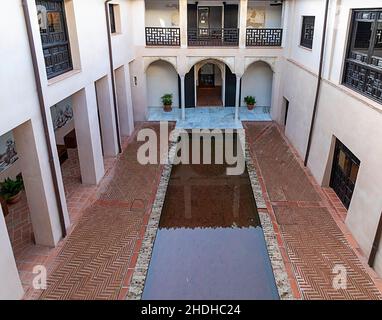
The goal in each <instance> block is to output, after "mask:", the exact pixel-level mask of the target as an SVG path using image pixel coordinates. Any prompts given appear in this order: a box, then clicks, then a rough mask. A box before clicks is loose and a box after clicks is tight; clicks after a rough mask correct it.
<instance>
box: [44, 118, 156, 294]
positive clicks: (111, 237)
mask: <svg viewBox="0 0 382 320" xmlns="http://www.w3.org/2000/svg"><path fill="white" fill-rule="evenodd" d="M144 126H145V127H146V128H147V127H151V128H152V129H154V130H155V131H157V132H158V130H159V125H158V124H145V125H144ZM140 144H141V143H138V142H137V141H136V139H131V142H130V143H129V144H128V146H127V148H126V149H125V150H124V152H123V154H122V155H121V156H120V157H119V160H118V162H117V165H116V167H115V168H114V170H113V173H112V175H111V176H110V177H107V183H105V184H104V185H103V186H102V187H101V190H100V195H99V197H98V199H97V200H96V201H95V202H94V203H93V204H92V205H91V206H90V207H88V208H87V209H86V210H85V212H84V213H83V214H82V216H81V218H80V220H79V222H78V224H77V225H76V227H75V228H74V230H73V231H72V232H71V234H70V235H69V236H68V238H67V239H66V241H65V244H64V245H63V247H62V249H61V251H60V252H59V254H58V257H57V258H56V259H55V261H54V262H53V264H52V266H51V272H50V276H49V278H48V288H47V289H46V290H45V291H44V292H43V293H42V294H41V296H40V298H41V299H118V298H123V297H122V296H121V291H126V292H127V290H123V287H126V286H127V285H128V283H126V277H128V276H129V275H128V274H129V270H131V269H132V268H134V266H135V262H136V259H137V255H138V251H139V247H140V242H141V241H142V240H141V239H142V238H143V235H144V230H145V226H146V225H147V223H148V217H149V213H150V208H151V204H152V202H153V198H154V195H155V192H156V188H157V184H158V182H159V176H160V173H161V170H162V166H161V165H159V164H158V165H152V164H149V165H140V164H139V163H138V161H137V150H138V148H139V146H140Z"/></svg>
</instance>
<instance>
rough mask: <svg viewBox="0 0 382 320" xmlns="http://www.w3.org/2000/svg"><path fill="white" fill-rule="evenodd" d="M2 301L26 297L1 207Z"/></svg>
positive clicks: (0, 257)
mask: <svg viewBox="0 0 382 320" xmlns="http://www.w3.org/2000/svg"><path fill="white" fill-rule="evenodd" d="M0 283H1V285H0V300H18V299H21V298H22V297H23V295H24V290H23V287H22V285H21V281H20V277H19V273H18V271H17V266H16V262H15V257H14V255H13V251H12V246H11V241H10V240H9V236H8V230H7V226H6V224H5V220H4V215H3V211H2V209H1V206H0Z"/></svg>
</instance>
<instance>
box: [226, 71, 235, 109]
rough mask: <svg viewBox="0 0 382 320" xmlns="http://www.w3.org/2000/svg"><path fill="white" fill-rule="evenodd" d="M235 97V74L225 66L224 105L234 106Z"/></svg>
mask: <svg viewBox="0 0 382 320" xmlns="http://www.w3.org/2000/svg"><path fill="white" fill-rule="evenodd" d="M235 99H236V75H235V74H234V73H232V72H231V70H230V68H228V66H225V106H226V107H234V106H235Z"/></svg>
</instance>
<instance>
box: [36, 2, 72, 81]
mask: <svg viewBox="0 0 382 320" xmlns="http://www.w3.org/2000/svg"><path fill="white" fill-rule="evenodd" d="M36 7H37V16H38V23H39V27H40V35H41V42H42V49H43V53H44V59H45V68H46V74H47V77H48V79H51V78H53V77H55V76H58V75H60V74H62V73H65V72H67V71H69V70H72V69H73V66H72V58H71V54H70V45H69V39H68V32H67V26H66V19H65V5H64V1H63V0H36Z"/></svg>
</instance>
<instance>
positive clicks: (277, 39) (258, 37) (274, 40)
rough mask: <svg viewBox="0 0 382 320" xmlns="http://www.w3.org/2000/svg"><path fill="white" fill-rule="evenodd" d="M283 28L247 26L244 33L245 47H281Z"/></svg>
mask: <svg viewBox="0 0 382 320" xmlns="http://www.w3.org/2000/svg"><path fill="white" fill-rule="evenodd" d="M282 35H283V29H280V28H263V29H254V28H248V29H247V33H246V46H247V47H281V42H282Z"/></svg>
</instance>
